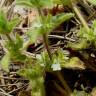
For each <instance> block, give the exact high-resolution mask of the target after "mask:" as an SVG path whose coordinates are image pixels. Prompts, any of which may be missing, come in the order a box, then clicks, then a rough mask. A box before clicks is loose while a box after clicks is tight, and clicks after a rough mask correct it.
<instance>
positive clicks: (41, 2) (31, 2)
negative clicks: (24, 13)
mask: <svg viewBox="0 0 96 96" xmlns="http://www.w3.org/2000/svg"><path fill="white" fill-rule="evenodd" d="M16 4H19V5H24V6H28V7H36V8H41V7H52V6H53V2H52V0H16Z"/></svg>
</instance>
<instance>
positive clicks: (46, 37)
mask: <svg viewBox="0 0 96 96" xmlns="http://www.w3.org/2000/svg"><path fill="white" fill-rule="evenodd" d="M38 13H39V16H40V17H41V23H42V24H43V26H44V23H43V17H44V15H43V13H42V11H41V10H40V8H38ZM42 36H43V41H44V45H45V48H46V50H47V53H48V55H49V58H50V60H52V55H51V51H50V48H49V44H48V36H47V33H45V32H44V33H43V35H42Z"/></svg>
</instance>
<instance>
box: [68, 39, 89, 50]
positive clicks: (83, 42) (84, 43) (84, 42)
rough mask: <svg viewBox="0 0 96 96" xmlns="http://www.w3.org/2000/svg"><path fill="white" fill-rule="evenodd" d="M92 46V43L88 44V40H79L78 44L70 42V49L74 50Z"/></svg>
mask: <svg viewBox="0 0 96 96" xmlns="http://www.w3.org/2000/svg"><path fill="white" fill-rule="evenodd" d="M89 45H90V42H87V40H86V39H82V40H79V41H78V42H74V43H72V42H69V43H68V47H70V48H72V49H73V50H81V49H86V48H88V47H89Z"/></svg>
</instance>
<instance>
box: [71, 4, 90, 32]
mask: <svg viewBox="0 0 96 96" xmlns="http://www.w3.org/2000/svg"><path fill="white" fill-rule="evenodd" d="M72 6H73V9H74V11H75V13H76V15H77V16H78V18H79V19H80V21H81V23H82V24H83V26H84V27H85V28H86V30H87V31H88V32H89V31H90V28H89V27H88V25H87V22H86V21H85V19H84V18H83V16H82V15H81V13H80V10H79V9H78V7H77V5H76V4H75V3H74V2H72Z"/></svg>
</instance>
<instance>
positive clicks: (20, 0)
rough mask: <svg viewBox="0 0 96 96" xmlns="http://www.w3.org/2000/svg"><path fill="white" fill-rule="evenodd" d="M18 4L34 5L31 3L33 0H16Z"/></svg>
mask: <svg viewBox="0 0 96 96" xmlns="http://www.w3.org/2000/svg"><path fill="white" fill-rule="evenodd" d="M16 4H17V5H23V6H27V7H33V4H32V3H31V0H16Z"/></svg>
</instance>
